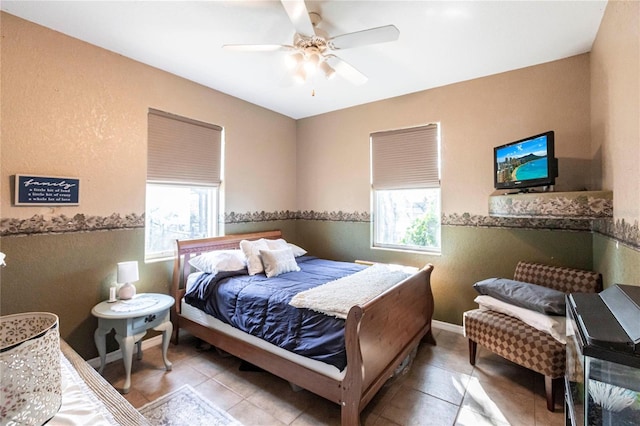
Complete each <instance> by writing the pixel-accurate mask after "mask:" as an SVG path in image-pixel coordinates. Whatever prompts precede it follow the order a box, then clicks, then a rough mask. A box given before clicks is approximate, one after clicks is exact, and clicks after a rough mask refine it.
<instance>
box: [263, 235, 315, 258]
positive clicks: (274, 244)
mask: <svg viewBox="0 0 640 426" xmlns="http://www.w3.org/2000/svg"><path fill="white" fill-rule="evenodd" d="M266 241H267V245H268V246H269V250H282V249H285V248H290V249H291V250H292V251H293V257H300V256H303V255H305V254H307V251H306V250H305V249H303V248H301V247H298V246H297V245H295V244H291V243H288V242H286V241H285V240H283V239H282V238H279V239H277V240H266Z"/></svg>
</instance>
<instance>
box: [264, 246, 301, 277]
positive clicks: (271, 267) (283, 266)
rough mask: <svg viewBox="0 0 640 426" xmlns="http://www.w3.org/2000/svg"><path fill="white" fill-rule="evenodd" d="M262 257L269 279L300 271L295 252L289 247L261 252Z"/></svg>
mask: <svg viewBox="0 0 640 426" xmlns="http://www.w3.org/2000/svg"><path fill="white" fill-rule="evenodd" d="M260 256H261V257H262V264H263V265H264V272H265V274H266V275H267V278H271V277H275V276H278V275H280V274H284V273H285V272H294V271H299V270H300V267H299V266H298V264H297V263H296V259H295V257H293V251H291V249H290V248H288V247H287V248H285V249H278V250H260Z"/></svg>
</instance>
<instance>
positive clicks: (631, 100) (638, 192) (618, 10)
mask: <svg viewBox="0 0 640 426" xmlns="http://www.w3.org/2000/svg"><path fill="white" fill-rule="evenodd" d="M591 135H592V140H593V143H592V145H593V146H592V152H593V154H592V155H593V156H594V157H599V158H601V162H600V166H601V167H600V169H598V170H594V173H593V176H594V178H596V179H601V181H600V182H597V183H596V184H597V185H601V186H602V187H603V188H605V189H610V190H612V191H613V220H614V227H613V229H614V230H615V233H616V234H617V235H624V236H626V239H627V240H631V241H635V243H636V244H635V248H629V247H627V246H625V245H623V244H620V243H619V242H618V241H615V240H613V239H611V238H607V237H604V236H602V235H596V236H595V237H594V244H593V262H594V268H597V269H598V270H599V271H601V272H602V274H603V276H604V282H605V287H607V286H610V285H612V284H616V283H622V284H632V285H638V286H640V249H639V248H640V246H639V245H638V244H640V167H639V165H640V2H638V1H609V2H608V4H607V9H606V10H605V14H604V17H603V19H602V23H601V24H600V29H599V30H598V34H597V37H596V40H595V42H594V45H593V49H592V51H591Z"/></svg>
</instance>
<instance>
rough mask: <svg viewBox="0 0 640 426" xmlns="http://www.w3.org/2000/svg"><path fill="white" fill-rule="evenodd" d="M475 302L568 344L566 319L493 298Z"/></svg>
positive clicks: (482, 307) (483, 298)
mask: <svg viewBox="0 0 640 426" xmlns="http://www.w3.org/2000/svg"><path fill="white" fill-rule="evenodd" d="M474 302H476V303H477V304H478V305H480V309H488V310H491V311H496V312H500V313H503V314H505V315H509V316H512V317H514V318H518V319H519V320H521V321H522V322H524V323H525V324H528V325H530V326H531V327H533V328H535V329H536V330H540V331H543V332H545V333H547V334H550V335H551V336H552V337H553V338H554V339H556V340H557V341H558V342H560V343H566V318H565V317H561V316H557V315H545V314H541V313H540V312H536V311H532V310H531V309H526V308H521V307H519V306H516V305H512V304H510V303H507V302H503V301H501V300H498V299H496V298H494V297H491V296H478V297H476V298H475V300H474Z"/></svg>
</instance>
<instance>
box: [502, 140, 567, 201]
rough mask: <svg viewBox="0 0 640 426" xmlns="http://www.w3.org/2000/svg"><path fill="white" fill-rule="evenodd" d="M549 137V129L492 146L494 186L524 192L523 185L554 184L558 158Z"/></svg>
mask: <svg viewBox="0 0 640 426" xmlns="http://www.w3.org/2000/svg"><path fill="white" fill-rule="evenodd" d="M553 136H554V133H553V131H548V132H545V133H540V134H539V135H534V136H529V137H527V138H524V139H520V140H517V141H514V142H509V143H508V144H505V145H501V146H498V147H495V148H494V149H493V167H494V175H493V177H494V186H495V188H496V189H518V190H519V191H520V190H522V192H526V191H527V190H526V188H532V187H536V186H551V185H555V183H556V177H557V176H558V161H557V159H556V158H555V156H554V155H555V154H554V137H553Z"/></svg>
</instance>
